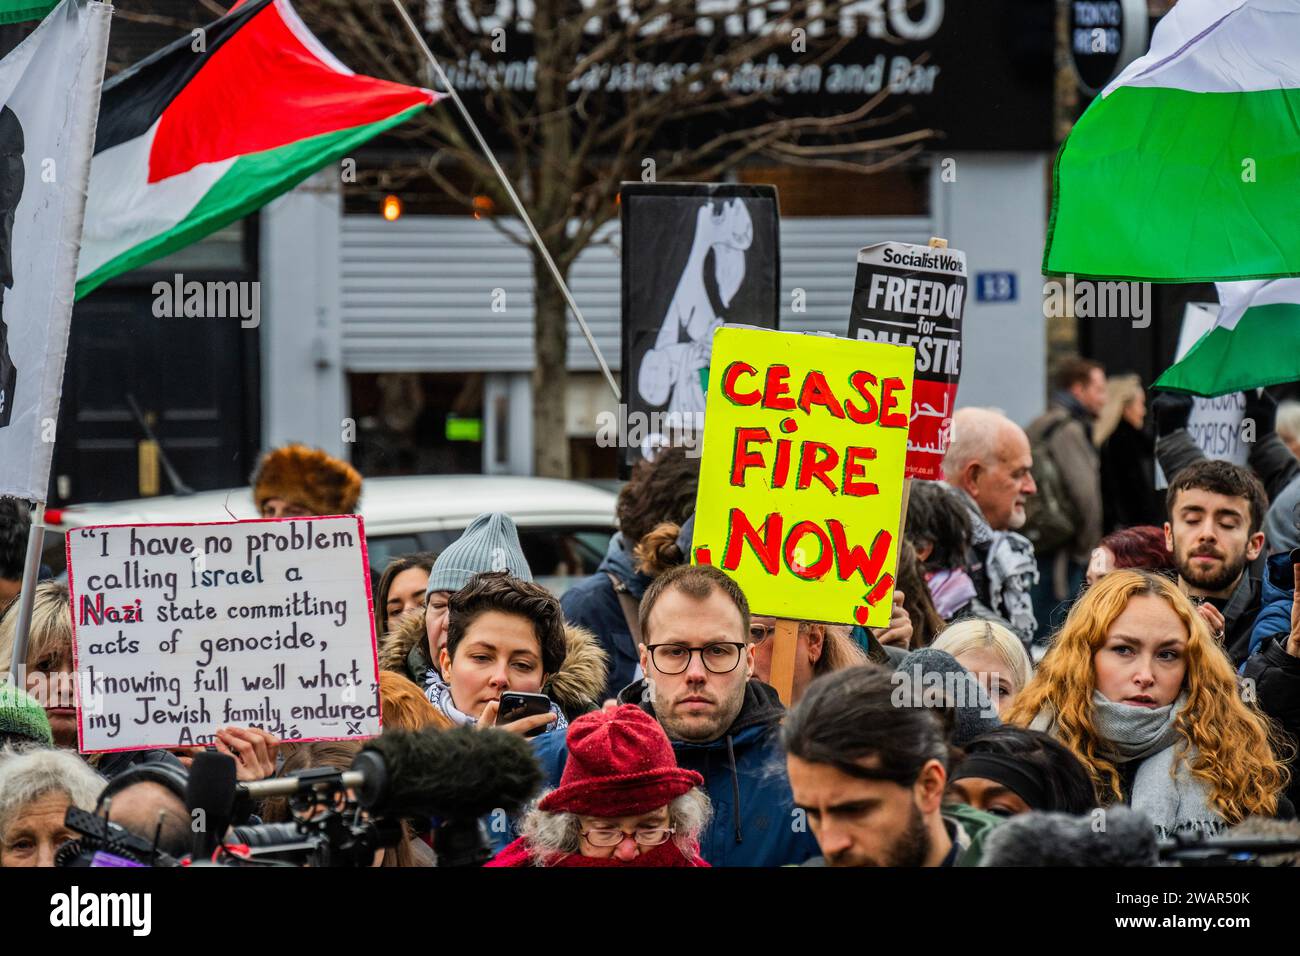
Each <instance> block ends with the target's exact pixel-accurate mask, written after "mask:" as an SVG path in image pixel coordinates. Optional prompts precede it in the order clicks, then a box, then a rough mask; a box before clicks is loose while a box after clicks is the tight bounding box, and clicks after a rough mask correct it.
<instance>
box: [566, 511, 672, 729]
mask: <svg viewBox="0 0 1300 956" xmlns="http://www.w3.org/2000/svg"><path fill="white" fill-rule="evenodd" d="M611 574H612V575H613V576H614V577H615V578H617V579H618V580H619V581H620V582H621V583H622V585H623V586H624V587H625V588H626V589H627V593H628V594H629V595H630V596H631V597H632V599H633V600H634V601H636V602H638V603H640V601H641V595H642V594H644V593H645V589H646V588H647V587H649V586H650V582H651V580H653V579H652V578H650V577H647V576H646V575H644V574H641V573H639V572H638V571H636V570H635V569H634V568H633V567H632V555H631V554H629V553H628V552H627V551H626V550H625V549H624V547H623V536H622V535H621V534H616V535H614V537H613V538H611V539H610V542H609V550H608V551H606V553H605V559H604V560H603V561H601V562H600V567H599V568H597V569H596V573H595V574H593V575H592V576H591V577H589V578H584V579H583V580H581V581H579V582H578V583H577V584H575V585H574V586H573V587H571V588H569V590H567V591H565V592H564V595H563V596H562V597H561V598H560V607H561V609H562V610H563V611H564V617H565V620H567V621H569V622H570V623H573V624H579V625H581V626H582V627H585V628H586V629H587V630H589V631H591V633H593V634H595V635H596V640H598V641H599V642H600V646H601V647H602V648H604V650H605V653H606V654H607V655H608V656H609V673H608V676H607V679H606V683H605V693H604V694H603V695H602V696H601V698H600V701H597V703H600V702H601V701H605V700H608V699H609V698H611V697H613V696H614V695H615V694H617V693H618V691H619V688H622V687H626V686H627V685H628V684H631V683H632V682H633V681H635V680H638V679H640V677H641V673H640V664H641V659H640V654H639V652H638V651H637V646H636V641H635V640H634V639H633V638H632V632H631V630H629V629H628V626H627V618H626V617H625V616H624V614H623V605H622V604H620V603H619V600H618V594H617V592H615V590H614V585H613V584H612V583H611V582H610V579H609V576H610V575H611Z"/></svg>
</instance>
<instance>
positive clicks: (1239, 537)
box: [1165, 460, 1268, 666]
mask: <svg viewBox="0 0 1300 956" xmlns="http://www.w3.org/2000/svg"><path fill="white" fill-rule="evenodd" d="M1166 501H1167V503H1168V508H1169V520H1168V521H1166V522H1165V547H1166V548H1167V549H1168V550H1169V551H1170V552H1171V553H1172V554H1173V556H1174V566H1175V567H1176V568H1177V569H1178V585H1179V587H1181V588H1182V589H1183V592H1184V593H1185V594H1187V595H1188V596H1189V597H1191V598H1193V599H1194V600H1195V599H1201V600H1200V607H1201V615H1202V616H1203V617H1204V618H1205V620H1206V621H1207V622H1208V623H1209V625H1210V630H1211V631H1212V632H1213V633H1214V636H1215V637H1216V638H1217V639H1218V640H1219V642H1220V643H1221V644H1222V645H1223V647H1224V649H1225V650H1226V651H1227V653H1228V656H1229V657H1231V658H1232V662H1233V665H1234V666H1240V665H1241V664H1242V663H1243V662H1244V661H1245V660H1246V658H1247V656H1249V651H1250V632H1251V629H1252V627H1253V626H1254V624H1255V618H1256V616H1258V614H1259V611H1260V589H1261V585H1260V581H1259V579H1258V578H1256V577H1254V576H1253V575H1251V573H1250V571H1249V568H1248V565H1249V564H1250V562H1252V561H1254V560H1255V559H1256V558H1258V557H1259V554H1260V551H1261V550H1263V547H1264V531H1263V527H1264V512H1265V509H1266V508H1267V507H1268V497H1267V495H1266V494H1265V492H1264V486H1263V485H1262V484H1260V481H1259V479H1258V478H1256V477H1255V475H1254V474H1253V473H1252V472H1251V471H1249V470H1248V469H1245V468H1240V467H1238V466H1237V465H1233V464H1231V463H1230V462H1226V461H1208V460H1204V461H1198V462H1196V463H1195V464H1192V465H1188V466H1187V467H1186V468H1184V469H1183V470H1182V471H1180V472H1178V474H1177V475H1175V476H1174V479H1173V481H1171V482H1170V483H1169V492H1168V496H1167V498H1166Z"/></svg>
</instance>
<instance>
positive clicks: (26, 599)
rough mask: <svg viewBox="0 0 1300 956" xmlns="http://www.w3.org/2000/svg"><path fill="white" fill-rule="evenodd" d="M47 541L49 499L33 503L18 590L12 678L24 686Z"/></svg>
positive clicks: (19, 685)
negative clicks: (46, 528)
mask: <svg viewBox="0 0 1300 956" xmlns="http://www.w3.org/2000/svg"><path fill="white" fill-rule="evenodd" d="M44 542H45V502H43V501H38V502H36V503H35V504H33V505H32V527H31V529H30V530H29V531H28V532H27V561H26V563H25V564H24V565H23V589H22V590H21V591H20V592H18V627H17V630H16V632H15V633H14V655H13V658H12V659H11V660H10V662H9V680H10V682H11V683H13V684H15V685H17V686H18V687H20V688H23V689H26V684H27V636H28V634H27V632H28V631H30V630H31V627H32V604H33V602H35V600H36V578H37V576H38V575H39V574H40V572H41V545H42V544H44Z"/></svg>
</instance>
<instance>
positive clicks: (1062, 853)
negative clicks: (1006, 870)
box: [980, 805, 1157, 867]
mask: <svg viewBox="0 0 1300 956" xmlns="http://www.w3.org/2000/svg"><path fill="white" fill-rule="evenodd" d="M1156 858H1157V849H1156V830H1155V827H1154V826H1153V825H1152V823H1151V820H1150V819H1148V818H1147V816H1146V815H1145V814H1143V813H1140V812H1138V811H1137V810H1133V809H1132V808H1130V807H1126V806H1123V805H1116V806H1113V807H1110V808H1109V809H1107V810H1105V811H1104V815H1093V814H1086V815H1084V816H1078V817H1075V816H1071V815H1069V814H1068V813H1043V812H1038V811H1035V812H1033V813H1022V814H1019V815H1017V816H1014V817H1012V818H1011V819H1010V820H1008V821H1007V822H1006V823H1004V824H1002V825H1001V826H998V827H995V828H994V829H993V830H991V831H990V832H989V835H988V837H986V838H985V840H984V853H983V856H982V858H981V861H980V865H981V866H1106V867H1111V866H1155V865H1156Z"/></svg>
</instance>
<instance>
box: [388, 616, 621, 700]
mask: <svg viewBox="0 0 1300 956" xmlns="http://www.w3.org/2000/svg"><path fill="white" fill-rule="evenodd" d="M423 636H424V615H423V614H412V615H409V616H407V617H403V618H401V619H400V620H398V621H397V622H396V623H395V624H394V625H393V627H392V628H390V629H389V631H388V634H387V635H385V636H384V637H383V639H382V640H381V641H380V643H379V666H380V667H381V668H382V669H384V670H387V671H397V672H398V673H399V674H404V675H405V676H407V677H409V678H410V679H411V680H413V681H415V683H416V684H417V685H418V686H420V687H423V686H424V667H425V666H426V665H425V662H424V653H423V651H422V650H421V649H420V646H421V641H420V639H421V638H422V637H423ZM564 637H565V642H566V645H567V647H566V653H565V655H564V664H563V666H562V667H561V668H560V670H559V672H558V673H556V674H554V675H552V677H551V679H550V680H549V681H547V683H546V686H545V687H543V688H542V690H543V691H544V692H545V693H546V695H547V696H549V697H550V698H551V699H552V700H553V701H555V702H556V703H557V704H559V705H560V709H561V710H563V711H564V716H565V717H566V718H568V719H569V720H572V719H574V718H575V717H578V716H580V715H581V714H585V713H586V712H587V711H589V710H591V709H592V708H595V707H599V706H600V705H601V703H603V702H602V701H601V699H600V696H601V693H602V692H603V691H604V689H605V674H606V668H607V665H608V658H607V657H606V655H605V651H604V650H603V649H602V648H601V646H600V644H599V642H598V641H597V640H596V638H595V635H593V634H592V633H591V632H590V631H588V630H587V629H586V628H584V627H579V626H578V625H576V624H569V623H567V622H566V623H565V625H564ZM413 652H414V653H413Z"/></svg>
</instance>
